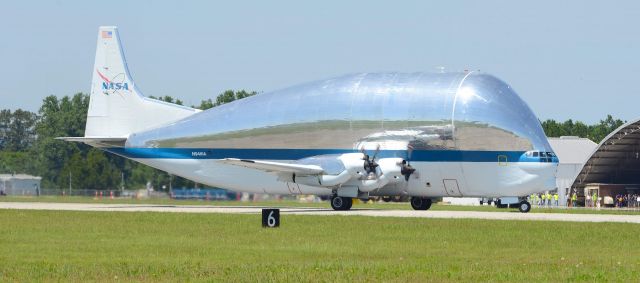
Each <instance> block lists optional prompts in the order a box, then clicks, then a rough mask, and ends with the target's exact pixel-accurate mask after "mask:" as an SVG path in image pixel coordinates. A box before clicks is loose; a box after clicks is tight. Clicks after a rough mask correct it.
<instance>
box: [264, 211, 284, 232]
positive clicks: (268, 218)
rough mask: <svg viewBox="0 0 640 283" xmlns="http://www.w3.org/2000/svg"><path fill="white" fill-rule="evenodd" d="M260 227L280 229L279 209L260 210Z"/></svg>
mask: <svg viewBox="0 0 640 283" xmlns="http://www.w3.org/2000/svg"><path fill="white" fill-rule="evenodd" d="M262 227H264V228H275V227H280V209H272V208H269V209H267V208H264V209H262Z"/></svg>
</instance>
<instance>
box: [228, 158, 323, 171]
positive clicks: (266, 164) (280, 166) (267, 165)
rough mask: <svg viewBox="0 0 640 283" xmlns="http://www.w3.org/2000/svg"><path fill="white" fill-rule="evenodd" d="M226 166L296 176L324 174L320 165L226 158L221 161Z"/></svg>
mask: <svg viewBox="0 0 640 283" xmlns="http://www.w3.org/2000/svg"><path fill="white" fill-rule="evenodd" d="M220 162H222V163H225V164H231V165H236V166H242V167H246V168H251V169H257V170H261V171H265V172H275V173H295V174H296V175H319V174H322V173H323V172H324V170H323V169H322V167H320V166H318V165H303V164H294V163H281V162H271V161H258V160H246V159H236V158H225V159H222V160H220Z"/></svg>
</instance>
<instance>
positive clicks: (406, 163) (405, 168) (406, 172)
mask: <svg viewBox="0 0 640 283" xmlns="http://www.w3.org/2000/svg"><path fill="white" fill-rule="evenodd" d="M412 153H413V146H411V145H410V144H409V145H407V160H402V168H400V174H402V176H404V179H405V181H407V182H408V181H409V177H410V176H411V174H413V172H415V171H416V169H415V168H413V167H412V166H411V164H410V162H411V154H412Z"/></svg>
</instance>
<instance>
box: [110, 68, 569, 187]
mask: <svg viewBox="0 0 640 283" xmlns="http://www.w3.org/2000/svg"><path fill="white" fill-rule="evenodd" d="M376 148H379V153H378V158H387V157H399V158H402V159H405V160H408V161H409V162H410V163H411V164H412V166H413V167H414V168H416V174H414V176H413V177H412V178H411V179H410V180H409V182H407V183H402V184H400V185H389V186H385V187H384V188H381V189H379V190H376V191H374V192H371V194H372V195H401V194H407V195H413V196H434V197H437V196H495V197H500V196H523V195H526V194H529V193H532V192H537V191H542V190H545V189H551V188H552V187H550V186H549V184H551V183H552V181H553V177H554V173H555V167H556V163H557V159H556V158H555V157H554V156H553V154H552V149H551V147H550V145H549V143H548V142H547V139H546V136H545V134H544V132H543V130H542V128H541V126H540V123H539V121H538V119H537V118H536V116H535V115H534V114H533V112H532V111H531V109H530V108H529V107H528V106H527V105H526V103H525V102H524V101H522V100H521V99H520V97H519V96H518V95H517V94H516V93H515V92H514V91H513V89H512V88H511V87H510V86H509V85H507V84H505V83H504V82H502V81H501V80H499V79H497V78H495V77H493V76H490V75H487V74H482V73H477V72H471V73H466V72H465V73H411V74H403V73H365V74H353V75H347V76H342V77H338V78H333V79H328V80H324V81H318V82H312V83H307V84H302V85H299V86H294V87H291V88H286V89H283V90H279V91H274V92H269V93H261V94H258V95H255V96H253V97H248V98H244V99H241V100H238V101H235V102H232V103H229V104H225V105H221V106H218V107H214V108H212V109H210V110H207V111H203V112H201V113H197V114H194V115H192V116H189V117H187V118H185V119H183V120H180V121H178V122H175V123H172V124H170V125H167V126H164V127H160V128H156V129H152V130H148V131H143V132H138V133H134V134H132V135H131V136H130V137H129V138H128V140H127V143H126V147H125V148H124V149H113V151H115V153H118V154H122V155H125V156H128V157H131V158H134V159H136V160H138V161H140V162H142V163H146V164H148V165H151V166H153V167H156V168H159V169H162V170H166V171H169V172H172V173H174V174H176V175H180V176H184V177H187V178H190V179H193V180H196V181H198V182H201V183H205V184H208V185H212V186H219V187H223V188H229V189H233V190H238V191H249V192H261V193H265V192H266V193H303V194H304V193H311V194H330V193H331V190H327V189H326V188H318V187H312V186H306V185H299V184H291V183H288V182H281V181H278V180H276V176H274V175H273V174H269V173H268V172H260V171H256V170H252V169H247V168H241V167H237V166H231V165H225V164H221V163H219V162H216V160H219V159H222V158H241V159H256V160H258V159H262V160H287V161H291V160H298V159H302V158H306V157H310V156H318V155H324V154H339V153H348V152H358V151H359V150H360V149H365V151H366V152H370V153H371V154H373V152H375V151H376Z"/></svg>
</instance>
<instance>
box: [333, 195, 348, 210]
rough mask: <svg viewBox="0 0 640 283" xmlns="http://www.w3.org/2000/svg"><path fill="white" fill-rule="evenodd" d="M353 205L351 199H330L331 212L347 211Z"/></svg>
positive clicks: (334, 197)
mask: <svg viewBox="0 0 640 283" xmlns="http://www.w3.org/2000/svg"><path fill="white" fill-rule="evenodd" d="M352 205H353V199H352V198H348V197H339V196H332V197H331V207H332V208H333V210H349V209H351V206H352Z"/></svg>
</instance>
